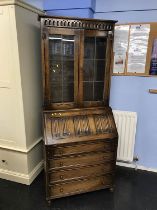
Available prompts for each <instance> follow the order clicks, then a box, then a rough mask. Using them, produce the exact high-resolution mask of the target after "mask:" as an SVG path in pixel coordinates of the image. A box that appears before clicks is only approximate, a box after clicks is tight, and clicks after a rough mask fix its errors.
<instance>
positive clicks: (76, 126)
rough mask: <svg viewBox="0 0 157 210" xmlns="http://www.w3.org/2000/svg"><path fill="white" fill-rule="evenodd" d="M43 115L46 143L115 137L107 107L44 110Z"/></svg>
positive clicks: (111, 115)
mask: <svg viewBox="0 0 157 210" xmlns="http://www.w3.org/2000/svg"><path fill="white" fill-rule="evenodd" d="M43 117H44V137H45V138H44V139H45V144H46V145H49V144H62V143H68V141H70V142H75V141H77V142H78V141H84V140H87V139H88V140H94V139H95V138H96V139H104V138H105V139H106V138H115V137H117V131H116V126H115V123H114V119H113V114H112V110H111V109H110V108H109V107H103V108H97V109H95V108H88V109H72V110H68V111H44V114H43ZM87 137H88V138H87Z"/></svg>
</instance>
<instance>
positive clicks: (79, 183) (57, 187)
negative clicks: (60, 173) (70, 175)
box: [50, 175, 112, 197]
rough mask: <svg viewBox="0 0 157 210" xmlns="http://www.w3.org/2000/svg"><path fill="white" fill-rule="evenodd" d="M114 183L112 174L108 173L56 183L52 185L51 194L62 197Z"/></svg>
mask: <svg viewBox="0 0 157 210" xmlns="http://www.w3.org/2000/svg"><path fill="white" fill-rule="evenodd" d="M111 184H112V176H111V175H110V176H109V175H106V176H101V177H94V178H92V179H85V180H76V181H71V182H67V183H62V184H54V185H52V186H51V187H50V195H51V196H54V197H60V196H64V195H68V194H69V195H72V194H76V193H81V192H88V191H93V190H96V189H101V188H107V187H110V185H111Z"/></svg>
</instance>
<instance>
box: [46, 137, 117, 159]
mask: <svg viewBox="0 0 157 210" xmlns="http://www.w3.org/2000/svg"><path fill="white" fill-rule="evenodd" d="M113 150H114V144H113V142H103V141H101V142H94V143H90V144H89V143H84V144H77V145H74V146H72V145H69V146H65V147H62V146H59V147H54V146H52V147H49V149H48V157H50V158H51V157H53V156H62V155H71V154H78V153H84V152H93V151H95V152H96V151H113Z"/></svg>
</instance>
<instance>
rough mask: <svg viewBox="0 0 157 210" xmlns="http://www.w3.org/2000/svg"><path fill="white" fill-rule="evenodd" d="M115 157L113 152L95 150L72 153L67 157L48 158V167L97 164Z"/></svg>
mask: <svg viewBox="0 0 157 210" xmlns="http://www.w3.org/2000/svg"><path fill="white" fill-rule="evenodd" d="M113 159H115V153H114V152H106V153H104V152H97V153H87V154H83V155H72V156H68V157H61V158H54V159H48V166H49V169H51V168H58V167H68V166H77V165H78V166H79V165H91V164H99V163H101V162H104V161H110V160H113Z"/></svg>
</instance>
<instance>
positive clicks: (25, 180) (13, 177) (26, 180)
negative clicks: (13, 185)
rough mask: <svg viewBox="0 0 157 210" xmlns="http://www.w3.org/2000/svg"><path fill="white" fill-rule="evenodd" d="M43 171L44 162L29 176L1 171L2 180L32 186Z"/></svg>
mask: <svg viewBox="0 0 157 210" xmlns="http://www.w3.org/2000/svg"><path fill="white" fill-rule="evenodd" d="M42 170H43V160H42V161H41V162H40V163H38V165H37V166H36V167H35V168H34V169H33V170H32V171H31V173H29V174H22V173H17V172H14V171H9V170H4V169H0V178H2V179H6V180H9V181H13V182H18V183H21V184H26V185H30V184H31V183H32V182H33V180H34V179H35V178H36V177H37V176H38V174H39V173H40V172H41V171H42Z"/></svg>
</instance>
